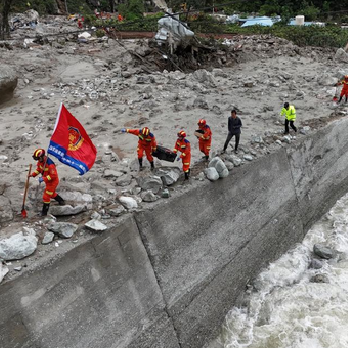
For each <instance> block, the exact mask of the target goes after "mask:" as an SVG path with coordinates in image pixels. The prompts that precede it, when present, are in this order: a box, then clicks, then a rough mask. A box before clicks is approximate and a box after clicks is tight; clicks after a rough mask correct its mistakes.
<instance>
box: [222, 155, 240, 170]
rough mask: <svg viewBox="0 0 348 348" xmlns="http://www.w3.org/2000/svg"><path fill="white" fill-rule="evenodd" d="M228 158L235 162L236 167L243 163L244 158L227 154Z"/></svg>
mask: <svg viewBox="0 0 348 348" xmlns="http://www.w3.org/2000/svg"><path fill="white" fill-rule="evenodd" d="M226 160H227V161H230V162H231V163H233V165H234V166H235V167H239V166H240V165H241V164H242V160H241V159H240V158H238V157H237V156H233V155H232V156H226Z"/></svg>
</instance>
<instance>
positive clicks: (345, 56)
mask: <svg viewBox="0 0 348 348" xmlns="http://www.w3.org/2000/svg"><path fill="white" fill-rule="evenodd" d="M335 60H336V61H338V62H342V63H348V53H347V52H346V51H345V50H344V49H343V48H339V49H338V50H337V51H336V54H335Z"/></svg>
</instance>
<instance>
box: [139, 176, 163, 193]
mask: <svg viewBox="0 0 348 348" xmlns="http://www.w3.org/2000/svg"><path fill="white" fill-rule="evenodd" d="M137 181H138V185H139V186H140V187H141V188H142V190H144V191H148V190H151V191H152V193H155V194H157V193H158V192H159V191H160V190H161V189H162V187H163V182H162V179H161V177H159V176H155V175H154V176H144V177H138V178H137Z"/></svg>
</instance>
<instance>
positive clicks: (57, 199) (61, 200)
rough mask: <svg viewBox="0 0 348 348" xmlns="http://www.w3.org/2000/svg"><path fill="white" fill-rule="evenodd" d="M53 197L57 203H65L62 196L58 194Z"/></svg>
mask: <svg viewBox="0 0 348 348" xmlns="http://www.w3.org/2000/svg"><path fill="white" fill-rule="evenodd" d="M54 199H55V200H56V201H57V202H58V203H59V205H65V201H64V199H63V198H62V197H60V196H59V195H57V196H56V197H54Z"/></svg>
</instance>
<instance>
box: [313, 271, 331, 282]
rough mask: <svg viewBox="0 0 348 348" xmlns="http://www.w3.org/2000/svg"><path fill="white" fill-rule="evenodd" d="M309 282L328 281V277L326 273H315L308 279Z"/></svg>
mask: <svg viewBox="0 0 348 348" xmlns="http://www.w3.org/2000/svg"><path fill="white" fill-rule="evenodd" d="M310 282H311V283H329V278H328V276H327V275H326V274H323V273H321V274H316V275H314V276H313V277H312V278H311V279H310Z"/></svg>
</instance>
